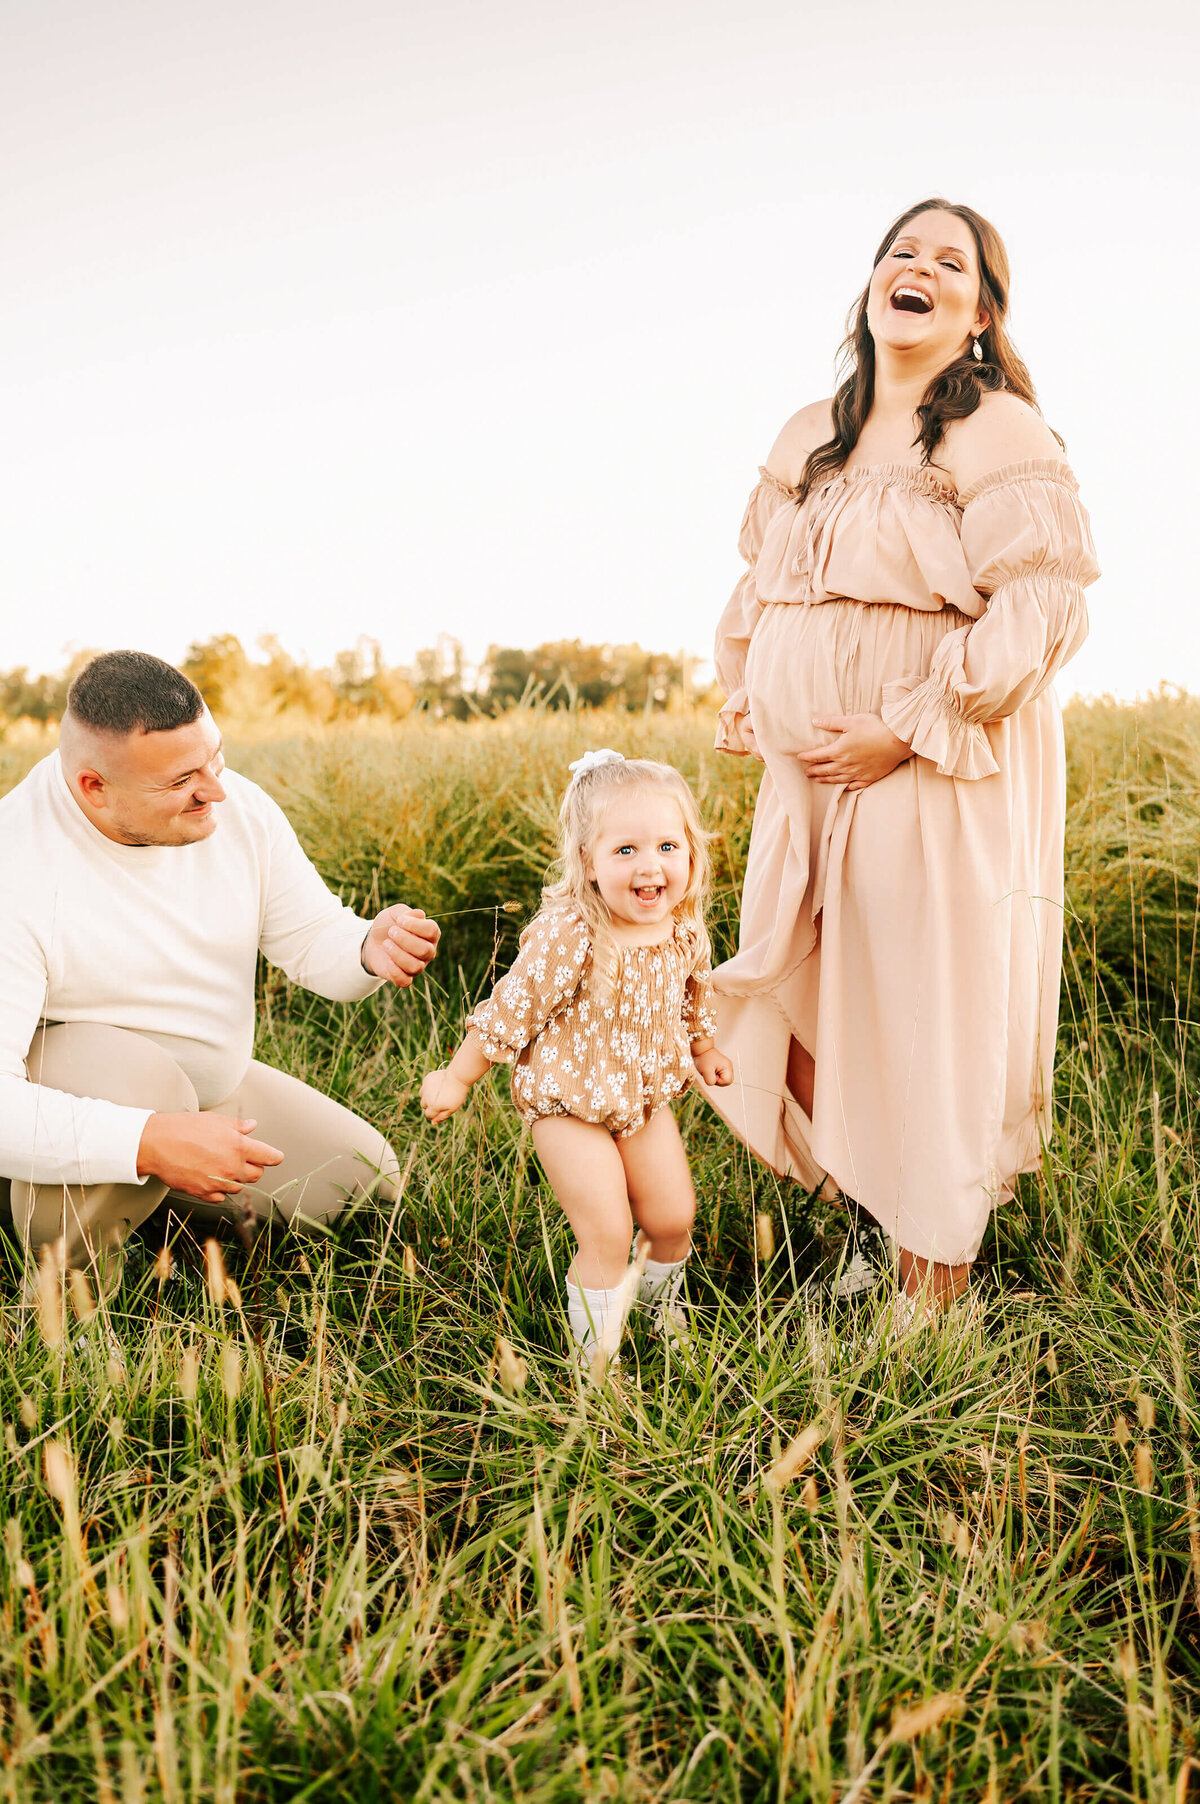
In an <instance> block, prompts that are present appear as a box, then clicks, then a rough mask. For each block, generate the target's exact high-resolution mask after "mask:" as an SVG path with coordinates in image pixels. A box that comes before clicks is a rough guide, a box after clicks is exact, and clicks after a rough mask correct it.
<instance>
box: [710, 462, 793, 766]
mask: <svg viewBox="0 0 1200 1804" xmlns="http://www.w3.org/2000/svg"><path fill="white" fill-rule="evenodd" d="M796 498H797V497H796V491H795V489H790V488H788V486H787V484H786V483H783V482H780V480H779V478H778V477H777V476H772V474H771V472H770V471H769V470H767V469H760V470H759V472H758V482H757V483H756V485H755V487H754V488H753V489H752V490H751V491H750V499H749V501H748V502H747V503H746V512H745V514H744V515H743V517H742V530H741V532H740V533H739V534H738V550H739V551H740V552H741V554H742V557H743V558H744V559H745V561H746V574H745V575H744V576H743V577H742V580H741V582H740V583H739V584H738V586H737V588H736V589H735V590H734V591H733V594H732V595H731V596H730V598H729V601H728V603H727V604H726V607H725V612H724V613H723V614H722V615H721V618H720V620H719V621H718V623H717V642H716V648H715V650H714V652H713V663H714V666H715V669H716V676H717V686H718V688H719V689H720V690H721V693H722V694H723V695H724V696H725V706H724V707H723V708H722V709H721V712H720V715H719V717H718V720H717V738H716V747H717V750H718V751H719V752H736V753H738V754H739V755H740V756H742V757H745V756H746V754H747V753H748V752H749V751H750V747H749V746H748V745H747V744H746V742H745V740H744V739H743V738H742V732H741V723H742V721H743V720H744V719H745V717H746V714H747V712H748V707H747V701H746V653H747V651H748V650H749V647H750V636H751V634H752V633H753V631H754V628H755V627H756V626H757V624H758V618H759V615H760V614H761V613H762V603H761V602H760V601H759V599H758V589H757V574H756V566H757V564H758V554H759V552H760V551H761V550H762V542H763V535H764V534H765V532H766V530H767V524H768V522H769V521H770V520H771V518H772V516H773V515H775V514H777V513H778V512H779V509H780V508H781V507H784V506H786V505H787V504H789V503H794V502H795V501H796Z"/></svg>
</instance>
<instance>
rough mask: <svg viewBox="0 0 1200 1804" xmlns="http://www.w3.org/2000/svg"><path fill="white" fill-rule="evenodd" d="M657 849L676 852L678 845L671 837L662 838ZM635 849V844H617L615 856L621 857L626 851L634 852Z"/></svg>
mask: <svg viewBox="0 0 1200 1804" xmlns="http://www.w3.org/2000/svg"><path fill="white" fill-rule="evenodd" d="M658 849H659V851H660V852H678V850H679V847H678V845H677V844H676V842H675V841H674V840H673V839H664V840H663V842H662V844H661V845H660V846H659V848H658ZM636 851H637V847H636V846H618V847H617V857H618V858H623V857H624V855H625V853H626V852H636Z"/></svg>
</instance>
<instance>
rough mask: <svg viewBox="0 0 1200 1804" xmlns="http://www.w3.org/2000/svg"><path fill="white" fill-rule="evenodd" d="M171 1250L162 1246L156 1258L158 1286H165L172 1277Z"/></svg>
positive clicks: (155, 1267)
mask: <svg viewBox="0 0 1200 1804" xmlns="http://www.w3.org/2000/svg"><path fill="white" fill-rule="evenodd" d="M171 1263H172V1261H171V1249H170V1247H169V1246H161V1247H159V1249H158V1252H157V1253H156V1254H155V1258H154V1279H155V1282H156V1283H157V1284H165V1283H166V1282H167V1279H168V1278H169V1277H170V1276H171Z"/></svg>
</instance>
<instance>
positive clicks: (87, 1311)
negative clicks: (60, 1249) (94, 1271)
mask: <svg viewBox="0 0 1200 1804" xmlns="http://www.w3.org/2000/svg"><path fill="white" fill-rule="evenodd" d="M71 1307H72V1309H73V1310H74V1311H75V1314H76V1316H77V1317H78V1318H79V1320H80V1321H81V1322H90V1321H91V1319H92V1317H93V1316H94V1315H95V1313H96V1299H95V1298H94V1297H93V1295H92V1287H91V1285H90V1284H89V1283H88V1281H87V1273H86V1272H84V1271H81V1270H80V1269H79V1267H78V1266H77V1265H73V1266H72V1267H71Z"/></svg>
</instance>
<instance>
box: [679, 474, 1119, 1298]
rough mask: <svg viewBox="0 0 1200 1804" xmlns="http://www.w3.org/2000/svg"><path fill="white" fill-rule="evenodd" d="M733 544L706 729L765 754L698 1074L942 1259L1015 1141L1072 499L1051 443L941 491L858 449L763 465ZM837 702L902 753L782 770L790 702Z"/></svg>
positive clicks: (1073, 626)
mask: <svg viewBox="0 0 1200 1804" xmlns="http://www.w3.org/2000/svg"><path fill="white" fill-rule="evenodd" d="M739 548H740V550H741V552H742V555H743V556H744V557H745V559H746V563H747V565H748V569H747V572H746V575H745V576H744V577H743V579H742V581H741V583H740V584H739V585H738V587H737V589H736V590H735V591H734V594H733V597H732V599H731V600H730V602H729V605H728V607H727V608H726V609H725V612H724V614H723V616H722V618H721V623H720V626H719V629H718V635H717V648H716V668H717V678H718V681H719V683H720V686H721V689H722V691H723V693H724V694H725V695H726V696H727V697H728V700H727V702H726V705H725V707H724V708H723V710H722V712H721V721H720V727H719V731H718V736H717V746H718V748H719V749H721V750H724V751H729V752H741V753H745V752H747V751H749V750H750V749H751V748H750V747H749V746H748V745H747V743H746V741H745V740H744V739H743V737H742V732H741V726H742V723H743V722H744V721H745V720H747V719H749V722H750V725H751V727H752V730H753V735H754V739H755V740H756V742H757V746H758V750H759V752H760V754H761V756H762V758H763V760H764V762H765V766H766V768H765V770H764V772H763V778H762V785H761V788H760V790H759V794H758V802H757V805H756V808H755V813H754V825H753V832H752V835H751V840H750V852H749V858H748V862H747V867H746V876H745V884H744V888H743V894H742V913H741V928H740V938H739V947H738V952H737V954H736V956H735V957H734V958H732V959H731V960H730V961H729V962H728V963H727V964H724V965H722V966H720V967H719V968H718V969H717V971H716V973H715V984H716V990H717V1014H718V1032H717V1043H718V1045H719V1046H720V1047H721V1048H722V1050H723V1051H725V1052H727V1053H729V1054H730V1055H731V1057H732V1058H733V1061H734V1067H735V1078H734V1082H733V1084H732V1086H731V1087H730V1088H728V1089H723V1090H717V1089H714V1088H706V1090H705V1094H706V1096H707V1097H708V1099H709V1100H710V1101H711V1103H712V1104H713V1106H714V1108H716V1109H717V1110H718V1112H719V1113H720V1114H721V1115H722V1116H723V1117H724V1119H725V1120H726V1121H727V1122H728V1124H729V1126H730V1127H731V1128H732V1129H733V1131H734V1132H735V1133H736V1134H737V1135H738V1136H739V1138H740V1139H742V1140H743V1141H745V1143H746V1144H747V1145H748V1146H749V1147H750V1148H751V1149H752V1150H753V1151H754V1152H755V1153H757V1154H758V1155H759V1157H760V1158H762V1159H764V1160H765V1161H766V1163H767V1164H768V1165H769V1166H771V1167H772V1168H773V1169H774V1170H775V1171H777V1172H778V1173H780V1174H781V1175H782V1176H789V1177H796V1178H798V1179H799V1180H800V1181H801V1182H802V1183H804V1184H805V1185H806V1186H809V1187H815V1186H816V1185H817V1184H819V1183H820V1182H821V1181H822V1180H823V1179H824V1178H825V1177H826V1175H828V1176H830V1177H832V1178H833V1179H834V1180H835V1181H836V1183H837V1185H838V1186H839V1188H840V1189H841V1190H842V1192H843V1193H844V1194H845V1195H847V1196H850V1197H853V1198H855V1199H856V1200H857V1201H858V1202H859V1203H860V1204H861V1205H862V1207H863V1208H864V1209H866V1210H867V1211H868V1212H869V1213H870V1214H871V1215H872V1216H873V1217H874V1218H875V1220H876V1221H877V1222H879V1224H880V1226H881V1227H883V1228H884V1229H885V1230H886V1232H887V1233H888V1234H889V1235H891V1236H892V1238H893V1239H894V1240H895V1241H896V1242H897V1243H898V1244H899V1245H900V1246H901V1247H904V1248H906V1249H907V1250H908V1251H910V1252H912V1253H916V1254H918V1255H920V1256H921V1257H923V1258H926V1259H935V1260H939V1261H943V1262H945V1263H948V1264H955V1265H956V1264H961V1263H964V1262H966V1261H969V1260H971V1259H973V1258H974V1257H975V1255H976V1253H977V1252H978V1250H979V1245H980V1242H981V1240H982V1238H983V1233H984V1230H985V1228H986V1226H987V1223H988V1218H989V1215H990V1213H991V1210H992V1208H993V1207H994V1206H995V1205H996V1204H997V1203H1000V1202H1003V1201H1005V1200H1007V1199H1008V1198H1009V1197H1010V1196H1011V1195H1012V1193H1013V1187H1014V1184H1015V1181H1016V1177H1017V1174H1018V1173H1019V1172H1022V1171H1028V1170H1030V1169H1031V1168H1033V1167H1035V1166H1036V1165H1037V1164H1038V1162H1039V1159H1040V1156H1041V1146H1042V1137H1043V1134H1044V1132H1045V1123H1046V1114H1047V1109H1048V1106H1049V1100H1050V1079H1051V1073H1052V1066H1053V1057H1054V1039H1055V1032H1056V1028H1057V1017H1058V992H1059V980H1060V975H1061V963H1062V908H1063V829H1064V815H1065V804H1066V774H1065V764H1064V755H1063V731H1062V717H1061V713H1060V710H1059V705H1058V701H1057V698H1056V697H1055V695H1054V692H1053V689H1052V688H1051V686H1050V685H1051V682H1052V680H1053V678H1054V676H1055V673H1056V672H1057V671H1058V670H1059V669H1060V668H1061V667H1062V665H1063V664H1064V663H1065V662H1066V661H1067V659H1068V658H1070V657H1071V656H1072V654H1073V653H1074V652H1075V651H1076V650H1077V649H1078V647H1079V645H1080V644H1081V643H1082V641H1083V639H1084V637H1085V636H1086V633H1087V610H1086V606H1085V602H1084V595H1083V591H1084V588H1085V586H1086V585H1087V584H1088V583H1090V582H1092V581H1094V579H1095V577H1096V576H1097V575H1098V570H1097V567H1096V560H1095V553H1094V550H1093V547H1092V539H1091V532H1090V529H1089V526H1088V520H1087V515H1086V514H1085V512H1084V510H1083V508H1082V506H1081V504H1080V502H1079V499H1078V491H1077V485H1076V482H1075V479H1074V477H1073V476H1072V474H1071V471H1070V469H1069V467H1068V466H1067V464H1066V463H1064V462H1062V461H1060V460H1058V459H1032V460H1028V461H1026V462H1023V463H1015V464H1009V465H1007V466H1005V467H1004V468H1002V469H998V470H994V471H992V472H991V474H989V475H987V476H985V477H983V478H982V479H981V480H980V481H978V482H975V483H973V484H972V485H971V486H970V487H969V488H968V489H965V490H963V491H962V492H961V493H956V492H955V490H954V489H953V487H951V486H950V485H949V484H948V483H947V482H945V481H943V480H942V479H941V478H940V477H939V476H938V475H937V474H936V473H935V472H934V471H932V470H930V469H928V468H925V467H914V466H910V465H907V464H877V465H872V466H868V467H866V468H863V469H857V470H849V471H844V472H842V473H841V474H839V475H837V476H835V477H833V478H832V479H831V480H829V481H826V482H824V483H822V484H820V485H819V486H818V487H816V488H814V489H813V490H812V491H811V492H810V494H809V495H808V496H807V498H806V499H805V500H804V501H803V502H801V501H799V499H798V497H797V495H796V493H795V491H794V490H792V489H789V488H787V487H786V486H785V485H784V484H783V483H781V482H779V481H777V480H776V478H775V477H773V476H771V475H770V474H769V473H768V472H767V471H765V470H764V471H763V472H761V480H760V482H759V483H758V485H757V487H756V488H755V489H754V491H753V493H752V494H751V497H750V502H749V505H748V507H747V510H746V516H745V519H744V521H743V525H742V533H741V539H740V545H739ZM857 713H875V714H882V716H883V718H884V720H885V721H886V722H887V724H888V725H889V726H890V727H891V728H892V730H893V732H895V733H897V734H898V735H899V737H900V738H901V739H903V740H904V741H905V742H906V743H907V744H910V745H911V746H912V747H913V750H914V752H915V754H916V755H915V756H914V757H913V758H911V759H909V760H908V761H907V762H906V763H904V764H901V765H900V766H898V768H897V769H896V770H894V771H892V772H891V774H890V775H889V776H887V777H885V778H883V780H882V781H880V782H878V783H873V784H871V785H870V786H869V787H868V788H866V789H864V790H860V791H857V792H851V791H849V790H846V789H845V788H842V787H840V786H838V787H835V786H832V785H828V784H821V783H816V782H813V781H812V780H810V778H808V777H807V776H806V775H805V772H804V767H803V766H802V765H801V764H800V763H799V762H798V760H797V756H796V754H797V753H798V752H802V751H806V750H808V749H809V748H810V747H812V746H814V745H816V744H818V743H820V742H822V741H824V740H827V739H829V738H830V737H831V735H829V734H826V733H819V732H817V731H816V729H815V728H814V727H813V725H812V721H813V717H814V716H815V715H816V716H820V715H827V714H857ZM793 1035H794V1036H795V1038H796V1039H797V1040H798V1041H799V1042H800V1044H801V1045H802V1046H804V1047H805V1048H806V1049H807V1050H808V1052H809V1053H811V1055H812V1057H813V1060H814V1064H815V1071H816V1076H815V1091H814V1099H813V1113H812V1119H811V1121H810V1120H809V1118H808V1116H807V1115H805V1114H804V1112H803V1111H802V1110H801V1109H800V1107H799V1106H798V1104H797V1103H796V1102H795V1101H794V1100H793V1099H792V1097H791V1095H790V1092H788V1091H787V1089H786V1082H785V1072H786V1065H787V1056H788V1048H789V1042H790V1040H791V1038H792V1036H793Z"/></svg>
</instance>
